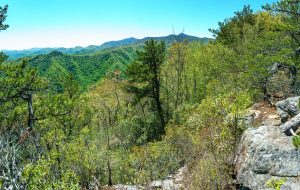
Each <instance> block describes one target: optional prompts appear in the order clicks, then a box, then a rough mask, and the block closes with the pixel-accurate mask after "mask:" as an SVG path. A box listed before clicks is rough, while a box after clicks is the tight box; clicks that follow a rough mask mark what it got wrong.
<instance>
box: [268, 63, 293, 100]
mask: <svg viewBox="0 0 300 190" xmlns="http://www.w3.org/2000/svg"><path fill="white" fill-rule="evenodd" d="M268 73H269V77H268V78H267V83H266V93H267V94H270V95H271V96H273V95H274V94H278V93H282V94H283V96H282V97H281V98H280V99H284V98H287V97H291V96H293V95H294V89H293V86H294V83H295V77H296V73H297V70H296V67H294V66H290V65H287V64H284V63H274V64H273V65H272V66H271V67H270V68H269V69H268ZM276 99H277V98H276Z"/></svg>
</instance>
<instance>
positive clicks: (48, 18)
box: [0, 0, 274, 49]
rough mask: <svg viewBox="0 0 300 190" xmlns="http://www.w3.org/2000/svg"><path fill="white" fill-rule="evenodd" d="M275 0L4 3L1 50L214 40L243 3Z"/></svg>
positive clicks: (19, 0) (18, 0)
mask: <svg viewBox="0 0 300 190" xmlns="http://www.w3.org/2000/svg"><path fill="white" fill-rule="evenodd" d="M267 2H274V0H252V1H251V0H0V6H3V5H5V4H8V6H9V10H8V17H7V21H6V23H7V24H9V25H10V27H9V29H8V30H6V31H2V32H0V49H27V48H32V47H74V46H88V45H99V44H101V43H103V42H106V41H110V40H120V39H123V38H127V37H136V38H143V37H146V36H164V35H169V34H171V33H173V29H172V28H173V27H174V29H175V33H180V32H182V30H183V29H184V33H186V34H189V35H195V36H199V37H211V34H210V33H209V32H208V29H209V28H217V24H218V21H223V20H224V19H225V18H227V17H231V16H232V15H233V13H234V12H235V11H238V10H241V9H242V7H243V5H245V4H250V5H251V7H252V8H253V9H254V10H259V9H260V8H261V5H263V4H265V3H267Z"/></svg>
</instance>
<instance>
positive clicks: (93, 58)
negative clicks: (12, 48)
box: [29, 47, 137, 89]
mask: <svg viewBox="0 0 300 190" xmlns="http://www.w3.org/2000/svg"><path fill="white" fill-rule="evenodd" d="M136 49H137V48H136V47H124V48H115V49H109V50H103V51H99V52H96V53H93V54H89V55H68V54H63V53H61V52H59V51H53V52H51V53H49V54H46V55H38V56H35V57H33V58H30V59H29V63H30V64H29V65H30V66H32V67H34V68H36V69H37V71H38V72H39V74H40V75H41V76H45V77H46V78H48V79H49V80H52V81H55V79H57V77H58V75H59V73H64V74H66V73H70V74H72V75H73V76H74V80H75V81H76V82H78V84H79V85H80V87H81V88H82V89H86V88H87V87H88V86H89V85H91V84H94V83H95V82H97V81H99V80H100V79H101V78H103V77H104V76H105V75H109V74H110V73H112V72H113V71H115V70H119V71H121V72H123V71H125V68H126V66H127V65H128V64H129V63H130V62H132V61H133V60H134V58H135V57H136V52H135V51H136ZM122 76H123V77H124V74H122Z"/></svg>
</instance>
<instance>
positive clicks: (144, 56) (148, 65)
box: [127, 39, 166, 134]
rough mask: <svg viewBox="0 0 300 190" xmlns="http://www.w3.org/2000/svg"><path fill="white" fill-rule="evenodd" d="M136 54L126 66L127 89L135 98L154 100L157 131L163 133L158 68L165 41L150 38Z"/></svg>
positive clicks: (163, 55) (163, 124)
mask: <svg viewBox="0 0 300 190" xmlns="http://www.w3.org/2000/svg"><path fill="white" fill-rule="evenodd" d="M137 54H138V58H137V59H136V60H135V61H134V62H133V63H132V64H131V65H129V66H128V68H127V76H128V77H129V88H128V89H129V91H131V92H133V93H134V94H135V95H136V98H137V100H140V99H142V98H150V99H152V100H154V104H155V109H156V112H157V115H158V117H159V120H160V124H161V127H160V129H159V133H160V134H163V133H164V127H165V123H166V121H165V117H164V112H163V107H162V102H161V97H160V95H161V90H160V86H161V82H160V68H161V65H162V64H163V62H164V61H165V55H166V47H165V43H164V42H157V41H154V40H153V39H151V40H149V41H146V42H145V46H144V50H143V51H138V52H137Z"/></svg>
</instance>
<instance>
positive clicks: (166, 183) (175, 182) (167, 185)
mask: <svg viewBox="0 0 300 190" xmlns="http://www.w3.org/2000/svg"><path fill="white" fill-rule="evenodd" d="M186 172H187V167H182V168H180V169H179V170H178V171H177V172H176V173H175V174H172V175H170V176H168V177H167V178H166V179H164V180H161V181H153V182H151V183H150V184H149V186H148V188H149V189H151V190H155V189H163V190H181V189H184V186H183V179H184V174H185V173H186Z"/></svg>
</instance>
